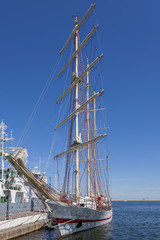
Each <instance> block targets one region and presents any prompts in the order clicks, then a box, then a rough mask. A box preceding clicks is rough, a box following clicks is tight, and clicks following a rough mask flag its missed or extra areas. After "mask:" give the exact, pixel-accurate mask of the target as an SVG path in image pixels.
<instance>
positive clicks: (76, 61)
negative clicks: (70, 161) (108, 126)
mask: <svg viewBox="0 0 160 240" xmlns="http://www.w3.org/2000/svg"><path fill="white" fill-rule="evenodd" d="M77 25H78V17H76V18H75V28H76V27H77ZM77 49H78V30H76V32H75V52H76V51H77ZM75 76H76V78H77V77H78V51H77V53H76V55H75ZM78 107H79V106H78V83H77V84H76V85H75V110H77V109H78ZM75 138H76V142H77V143H78V112H77V113H76V114H75ZM75 175H76V189H75V193H76V203H78V200H79V150H78V149H76V171H75Z"/></svg>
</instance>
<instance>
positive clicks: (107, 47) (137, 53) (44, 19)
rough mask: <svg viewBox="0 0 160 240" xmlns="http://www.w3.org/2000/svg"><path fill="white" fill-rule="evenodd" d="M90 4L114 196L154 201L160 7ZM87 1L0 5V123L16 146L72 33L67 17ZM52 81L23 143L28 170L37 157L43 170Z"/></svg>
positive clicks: (133, 2) (115, 1)
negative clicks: (99, 59)
mask: <svg viewBox="0 0 160 240" xmlns="http://www.w3.org/2000/svg"><path fill="white" fill-rule="evenodd" d="M94 2H95V3H96V9H95V13H96V19H97V22H98V23H99V24H100V29H99V30H98V37H99V47H100V48H101V49H102V51H103V53H104V59H103V63H102V76H103V85H104V88H105V95H104V102H105V105H106V107H107V118H108V124H109V127H110V130H109V137H108V142H109V163H110V168H111V169H110V185H111V193H112V197H113V199H143V198H146V199H160V174H159V168H160V161H159V160H160V144H159V143H160V141H159V136H160V126H159V124H160V110H159V103H160V94H159V89H160V67H159V66H160V30H159V24H160V15H159V11H160V2H159V1H158V0H154V1H151V0H140V1H139V0H130V1H124V0H103V1H102V0H99V1H94ZM91 3H92V2H91V1H89V0H88V1H84V0H81V1H71V0H68V1H64V0H59V1H51V0H47V1H42V0H34V1H31V0H28V1H20V0H15V1H11V0H8V1H0V33H1V37H0V81H1V88H0V89H1V90H0V92H1V94H0V102H1V104H0V119H1V120H2V119H3V120H4V121H5V123H6V124H7V125H8V127H9V129H10V128H12V129H13V134H14V137H15V141H14V143H15V144H16V143H17V141H18V139H19V138H20V136H21V134H22V132H23V129H24V128H25V126H26V123H27V121H28V119H29V117H30V115H31V113H32V111H33V108H34V106H35V104H36V102H37V100H38V98H39V96H40V94H41V92H42V89H43V87H44V86H45V83H46V81H47V79H48V77H49V75H50V73H51V71H52V69H53V66H54V64H55V63H56V61H57V58H58V52H59V50H60V49H61V47H62V46H63V44H64V42H65V41H66V39H67V38H68V36H69V34H70V32H71V28H72V26H73V20H72V16H73V15H79V17H80V19H81V18H82V16H83V15H84V13H85V12H86V10H87V9H88V8H89V6H90V4H91ZM57 81H58V80H56V81H55V82H53V81H52V82H51V85H50V88H49V89H48V91H47V95H46V96H45V98H44V99H43V102H42V104H41V106H40V109H39V110H38V112H37V114H36V116H35V118H34V120H33V122H32V124H31V126H30V130H29V131H28V132H27V133H26V135H25V137H24V139H23V141H22V142H21V144H22V145H23V146H26V147H27V148H28V151H29V157H30V158H29V159H28V160H29V162H28V165H29V167H30V168H32V167H33V166H34V165H36V164H38V157H39V156H41V158H42V165H43V162H44V161H46V158H47V157H48V155H49V151H50V146H51V142H52V136H53V133H54V131H53V129H54V124H55V122H56V120H55V115H54V111H56V107H55V100H56V99H57V96H59V94H60V93H61V92H60V91H59V89H57V88H56V87H57V86H58V85H56V84H57ZM59 81H63V80H62V79H61V80H59ZM62 84H63V83H62ZM50 174H51V170H50Z"/></svg>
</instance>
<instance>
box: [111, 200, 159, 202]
mask: <svg viewBox="0 0 160 240" xmlns="http://www.w3.org/2000/svg"><path fill="white" fill-rule="evenodd" d="M112 202H160V200H147V199H144V200H127V199H126V200H112Z"/></svg>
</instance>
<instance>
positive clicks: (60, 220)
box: [56, 215, 112, 223]
mask: <svg viewBox="0 0 160 240" xmlns="http://www.w3.org/2000/svg"><path fill="white" fill-rule="evenodd" d="M111 217H112V215H111V216H109V217H108V218H104V219H87V220H86V219H73V220H72V219H68V218H56V222H57V223H65V222H66V223H78V222H101V221H106V220H108V219H110V218H111Z"/></svg>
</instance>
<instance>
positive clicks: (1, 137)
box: [0, 121, 13, 181]
mask: <svg viewBox="0 0 160 240" xmlns="http://www.w3.org/2000/svg"><path fill="white" fill-rule="evenodd" d="M6 132H7V125H5V124H4V122H3V121H2V122H1V124H0V142H1V152H0V154H1V156H2V157H1V159H2V178H1V180H2V181H4V159H5V149H4V142H7V141H10V140H13V138H12V131H11V138H8V137H7V135H6Z"/></svg>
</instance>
